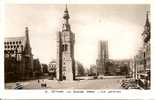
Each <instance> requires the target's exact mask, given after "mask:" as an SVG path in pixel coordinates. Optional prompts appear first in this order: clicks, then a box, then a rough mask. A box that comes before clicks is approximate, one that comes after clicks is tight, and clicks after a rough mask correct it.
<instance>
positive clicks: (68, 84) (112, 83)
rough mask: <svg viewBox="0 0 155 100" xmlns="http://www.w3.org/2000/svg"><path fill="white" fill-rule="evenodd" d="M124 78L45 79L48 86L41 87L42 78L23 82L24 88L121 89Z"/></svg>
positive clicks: (11, 87) (7, 85) (7, 86)
mask: <svg viewBox="0 0 155 100" xmlns="http://www.w3.org/2000/svg"><path fill="white" fill-rule="evenodd" d="M122 79H124V78H123V77H119V78H116V77H114V78H112V77H110V78H105V79H92V78H86V79H85V80H76V81H56V80H48V79H44V83H46V84H47V87H41V83H42V80H40V82H39V83H38V80H32V81H26V82H21V84H23V86H24V87H23V89H121V86H120V82H121V80H122ZM14 87H15V83H7V84H5V88H6V89H13V88H14Z"/></svg>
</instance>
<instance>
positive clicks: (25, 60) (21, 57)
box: [4, 27, 33, 81]
mask: <svg viewBox="0 0 155 100" xmlns="http://www.w3.org/2000/svg"><path fill="white" fill-rule="evenodd" d="M4 58H5V60H4V61H5V81H18V80H25V79H29V78H30V77H31V76H32V73H33V55H32V50H31V46H30V40H29V30H28V27H26V28H25V36H22V37H6V38H5V39H4Z"/></svg>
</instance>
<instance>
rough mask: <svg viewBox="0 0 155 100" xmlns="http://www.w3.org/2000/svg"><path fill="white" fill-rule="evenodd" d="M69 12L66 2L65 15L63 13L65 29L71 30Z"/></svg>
mask: <svg viewBox="0 0 155 100" xmlns="http://www.w3.org/2000/svg"><path fill="white" fill-rule="evenodd" d="M69 18H70V16H69V12H68V8H67V4H66V8H65V11H64V15H63V19H64V23H63V28H62V30H63V31H69V30H70V25H69Z"/></svg>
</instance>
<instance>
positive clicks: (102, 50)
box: [96, 41, 109, 75]
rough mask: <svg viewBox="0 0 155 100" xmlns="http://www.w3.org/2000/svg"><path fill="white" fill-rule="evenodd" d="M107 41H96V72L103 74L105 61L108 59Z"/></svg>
mask: <svg viewBox="0 0 155 100" xmlns="http://www.w3.org/2000/svg"><path fill="white" fill-rule="evenodd" d="M108 59H109V55H108V41H99V43H98V58H97V60H96V65H97V74H98V75H104V74H105V73H106V70H105V67H106V66H105V63H106V62H107V61H108Z"/></svg>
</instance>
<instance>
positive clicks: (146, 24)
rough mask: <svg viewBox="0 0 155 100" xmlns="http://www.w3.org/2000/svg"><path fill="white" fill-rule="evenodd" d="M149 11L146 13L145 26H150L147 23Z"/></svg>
mask: <svg viewBox="0 0 155 100" xmlns="http://www.w3.org/2000/svg"><path fill="white" fill-rule="evenodd" d="M148 13H149V11H147V13H146V22H145V26H148V27H149V26H150V22H149V15H148Z"/></svg>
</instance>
